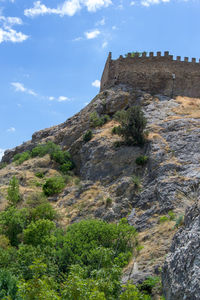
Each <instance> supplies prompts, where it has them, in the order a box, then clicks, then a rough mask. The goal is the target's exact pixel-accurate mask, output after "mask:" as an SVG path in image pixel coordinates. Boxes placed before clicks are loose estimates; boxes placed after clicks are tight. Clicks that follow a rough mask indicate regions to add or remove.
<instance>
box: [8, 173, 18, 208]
mask: <svg viewBox="0 0 200 300" xmlns="http://www.w3.org/2000/svg"><path fill="white" fill-rule="evenodd" d="M7 199H8V202H9V204H10V205H14V206H16V204H17V203H18V202H19V201H20V200H21V196H20V193H19V181H18V179H17V178H16V177H15V176H13V177H12V179H11V180H10V182H9V187H8V196H7Z"/></svg>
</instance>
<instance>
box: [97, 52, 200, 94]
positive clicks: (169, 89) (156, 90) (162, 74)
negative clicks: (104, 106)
mask: <svg viewBox="0 0 200 300" xmlns="http://www.w3.org/2000/svg"><path fill="white" fill-rule="evenodd" d="M118 84H127V85H131V86H132V87H133V88H135V89H136V90H137V89H140V90H143V91H146V92H149V93H152V94H163V95H165V96H169V97H171V96H187V97H194V98H200V61H198V62H196V59H195V58H192V60H191V61H189V58H188V57H185V58H184V59H183V60H181V57H180V56H177V57H176V59H173V55H170V54H169V52H168V51H165V52H164V55H163V56H162V54H161V52H157V53H156V55H154V53H153V52H150V53H149V56H148V55H147V54H146V52H144V53H142V55H141V56H139V55H138V54H137V55H135V56H134V57H132V56H131V53H128V55H127V57H125V58H124V57H123V56H122V55H120V57H119V58H118V59H116V60H113V59H112V54H111V52H110V53H109V55H108V58H107V61H106V64H105V67H104V71H103V74H102V78H101V88H100V90H101V91H103V90H105V89H107V88H110V87H112V86H114V85H118Z"/></svg>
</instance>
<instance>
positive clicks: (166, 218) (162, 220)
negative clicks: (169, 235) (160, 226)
mask: <svg viewBox="0 0 200 300" xmlns="http://www.w3.org/2000/svg"><path fill="white" fill-rule="evenodd" d="M167 221H169V218H168V217H167V216H162V217H160V218H159V223H164V222H167Z"/></svg>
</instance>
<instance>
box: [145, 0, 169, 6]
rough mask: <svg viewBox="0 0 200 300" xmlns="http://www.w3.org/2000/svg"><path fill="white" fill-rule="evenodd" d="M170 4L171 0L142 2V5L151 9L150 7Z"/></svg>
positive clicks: (147, 0) (146, 0)
mask: <svg viewBox="0 0 200 300" xmlns="http://www.w3.org/2000/svg"><path fill="white" fill-rule="evenodd" d="M165 2H170V0H142V1H141V5H143V6H146V7H149V6H150V5H154V4H160V3H165Z"/></svg>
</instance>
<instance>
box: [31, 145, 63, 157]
mask: <svg viewBox="0 0 200 300" xmlns="http://www.w3.org/2000/svg"><path fill="white" fill-rule="evenodd" d="M58 150H61V148H60V146H58V145H56V144H54V143H53V142H51V141H49V142H47V143H45V144H39V145H37V146H36V147H35V148H33V149H32V152H31V156H32V157H36V156H39V157H43V156H44V155H46V154H52V153H53V152H55V151H58Z"/></svg>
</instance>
